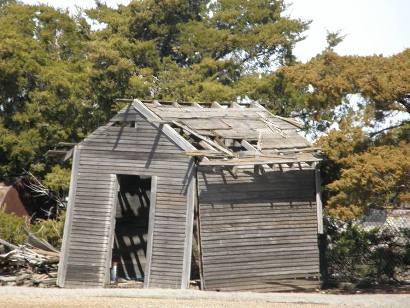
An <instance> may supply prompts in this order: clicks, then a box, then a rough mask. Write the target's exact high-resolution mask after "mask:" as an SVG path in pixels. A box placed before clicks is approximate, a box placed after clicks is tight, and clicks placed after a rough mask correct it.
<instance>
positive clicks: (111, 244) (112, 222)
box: [103, 174, 119, 287]
mask: <svg viewBox="0 0 410 308" xmlns="http://www.w3.org/2000/svg"><path fill="white" fill-rule="evenodd" d="M110 182H111V185H110V193H111V196H112V200H113V201H112V203H111V213H110V226H109V230H108V234H109V240H108V249H107V253H106V256H105V258H106V259H105V277H104V285H103V287H105V286H107V285H109V284H110V283H111V271H110V269H111V263H112V250H113V247H114V241H115V213H116V210H117V202H118V193H117V191H118V186H119V183H118V179H117V175H116V174H111V175H110Z"/></svg>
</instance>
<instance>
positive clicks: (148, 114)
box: [133, 99, 196, 150]
mask: <svg viewBox="0 0 410 308" xmlns="http://www.w3.org/2000/svg"><path fill="white" fill-rule="evenodd" d="M133 106H134V108H135V109H136V110H137V111H138V112H140V113H141V114H142V115H143V116H144V117H145V118H146V119H147V120H148V121H150V120H153V121H155V120H158V121H161V120H162V119H161V118H160V117H159V116H158V115H156V114H155V113H154V112H152V111H151V110H150V109H149V108H148V107H147V106H145V105H144V103H142V102H141V101H140V100H138V99H135V100H134V102H133ZM150 122H151V121H150ZM151 123H152V124H153V125H154V126H155V127H157V128H158V129H162V131H163V132H164V134H165V135H167V136H168V137H169V138H170V139H171V140H172V141H174V142H175V143H176V144H177V145H178V146H179V147H180V148H181V149H182V150H196V148H195V147H194V146H193V145H192V144H190V143H189V142H188V141H187V140H185V139H184V138H183V137H182V136H181V135H180V134H178V132H177V131H175V130H174V129H173V128H172V127H171V126H170V125H169V124H158V123H154V122H151Z"/></svg>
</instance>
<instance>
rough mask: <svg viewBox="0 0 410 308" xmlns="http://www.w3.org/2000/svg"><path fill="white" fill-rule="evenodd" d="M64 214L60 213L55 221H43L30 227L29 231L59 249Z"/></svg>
mask: <svg viewBox="0 0 410 308" xmlns="http://www.w3.org/2000/svg"><path fill="white" fill-rule="evenodd" d="M64 222H65V212H63V211H62V212H60V214H59V215H58V217H57V218H56V219H43V220H40V221H39V222H37V223H36V224H33V225H31V228H30V231H31V232H32V233H33V234H34V235H35V236H37V237H39V238H41V239H43V240H46V241H47V242H48V243H50V244H51V245H53V246H54V247H55V248H57V249H60V248H61V244H62V240H63V232H64Z"/></svg>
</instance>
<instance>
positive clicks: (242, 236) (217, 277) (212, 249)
mask: <svg viewBox="0 0 410 308" xmlns="http://www.w3.org/2000/svg"><path fill="white" fill-rule="evenodd" d="M197 180H198V189H199V190H198V194H199V222H200V233H201V250H202V251H201V253H202V262H203V266H202V270H203V273H202V274H203V283H204V288H205V289H206V290H225V291H234V290H255V291H289V290H301V289H312V288H316V287H318V284H319V281H318V276H319V250H318V243H317V219H316V203H315V202H316V196H315V175H314V170H293V171H292V170H291V171H287V172H280V171H279V172H273V171H272V172H267V173H264V174H262V175H258V174H255V173H254V170H253V169H249V170H247V169H242V170H240V171H238V172H237V173H236V175H235V176H234V175H233V174H232V172H229V171H227V170H226V169H225V170H223V171H222V170H220V169H218V170H212V167H199V170H198V179H197Z"/></svg>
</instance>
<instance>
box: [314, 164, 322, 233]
mask: <svg viewBox="0 0 410 308" xmlns="http://www.w3.org/2000/svg"><path fill="white" fill-rule="evenodd" d="M321 182H322V181H321V179H320V169H319V164H318V163H315V186H316V212H317V233H319V234H323V204H322V187H321V184H322V183H321Z"/></svg>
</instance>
